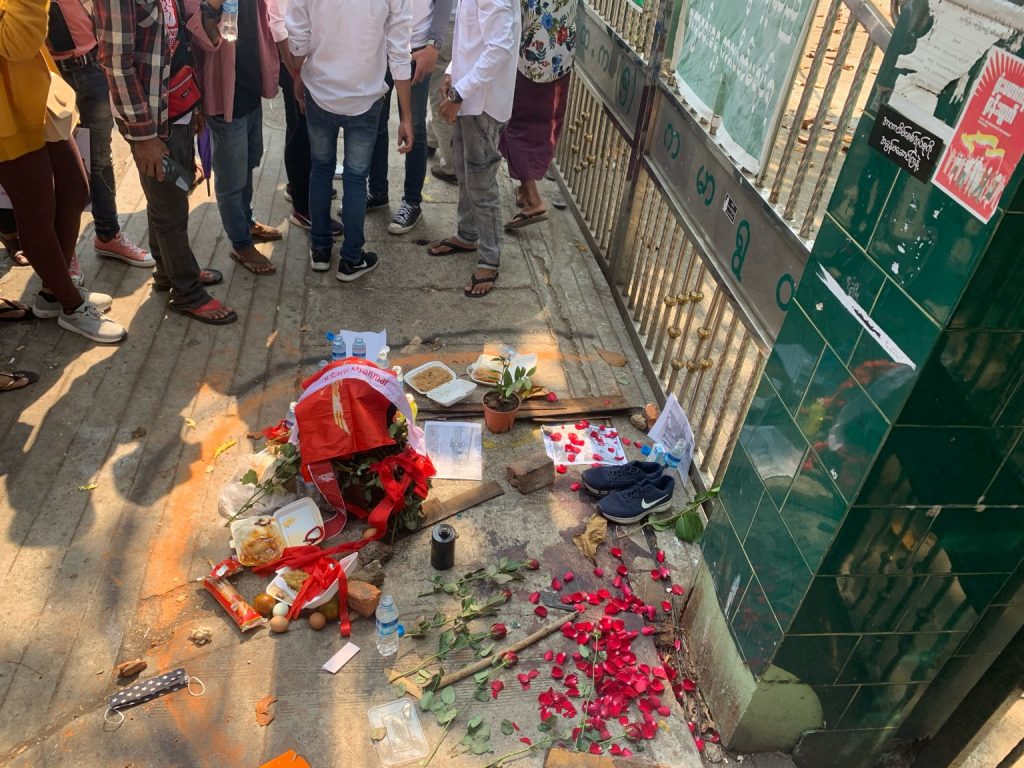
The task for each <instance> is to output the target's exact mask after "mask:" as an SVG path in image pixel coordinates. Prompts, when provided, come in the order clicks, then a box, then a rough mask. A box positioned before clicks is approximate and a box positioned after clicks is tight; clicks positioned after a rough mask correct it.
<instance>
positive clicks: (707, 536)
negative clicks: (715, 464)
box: [701, 503, 753, 621]
mask: <svg viewBox="0 0 1024 768" xmlns="http://www.w3.org/2000/svg"><path fill="white" fill-rule="evenodd" d="M726 510H727V508H725V507H723V506H722V505H721V504H720V503H719V504H718V505H716V511H723V512H725V514H718V515H714V516H713V517H712V518H711V521H710V523H709V524H708V527H707V529H706V530H705V531H704V535H703V536H702V537H701V553H702V554H703V556H704V562H705V563H707V566H708V570H709V571H710V573H711V578H712V581H713V583H714V585H715V595H716V597H717V598H718V605H719V607H720V608H721V609H722V613H723V615H724V616H725V619H726V621H729V620H730V619H731V617H732V616H733V614H734V613H735V611H736V608H737V606H738V604H739V601H740V599H741V598H742V597H743V593H744V591H745V590H746V588H747V583H748V582H749V581H750V577H751V576H752V575H753V570H752V569H751V567H750V563H749V562H748V561H747V555H746V553H745V552H744V551H743V546H742V544H741V543H740V540H739V538H738V537H737V536H736V532H735V531H734V530H733V527H732V523H731V522H730V520H729V515H728V512H727V511H726Z"/></svg>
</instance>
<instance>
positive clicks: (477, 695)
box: [473, 688, 490, 701]
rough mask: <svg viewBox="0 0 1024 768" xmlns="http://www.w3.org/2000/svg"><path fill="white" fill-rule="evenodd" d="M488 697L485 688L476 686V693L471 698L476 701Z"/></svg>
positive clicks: (485, 699) (484, 699)
mask: <svg viewBox="0 0 1024 768" xmlns="http://www.w3.org/2000/svg"><path fill="white" fill-rule="evenodd" d="M489 697H490V694H489V693H488V692H487V689H486V688H478V689H477V691H476V693H474V694H473V698H474V699H476V700H477V701H487V699H488V698H489Z"/></svg>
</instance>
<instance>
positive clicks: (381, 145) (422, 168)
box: [370, 63, 430, 205]
mask: <svg viewBox="0 0 1024 768" xmlns="http://www.w3.org/2000/svg"><path fill="white" fill-rule="evenodd" d="M415 72H416V65H415V63H414V64H413V73H415ZM387 83H388V92H387V93H386V94H384V105H383V107H381V110H380V120H379V121H378V123H377V143H376V145H375V146H374V148H373V164H372V165H371V166H370V197H372V198H374V199H376V200H381V199H385V198H387V196H388V152H389V150H390V149H391V146H392V145H391V139H390V137H389V136H388V121H389V120H390V119H391V91H392V90H394V86H393V85H392V81H391V73H390V72H388V76H387ZM429 103H430V78H429V77H428V78H427V79H426V80H424V81H422V82H420V83H417V84H416V85H414V86H413V87H412V138H413V145H412V151H411V152H409V153H408V154H407V155H406V156H405V189H404V191H403V193H402V199H403V200H405V202H407V203H409V204H411V205H420V204H421V203H422V202H423V180H424V179H426V177H427V106H428V104H429Z"/></svg>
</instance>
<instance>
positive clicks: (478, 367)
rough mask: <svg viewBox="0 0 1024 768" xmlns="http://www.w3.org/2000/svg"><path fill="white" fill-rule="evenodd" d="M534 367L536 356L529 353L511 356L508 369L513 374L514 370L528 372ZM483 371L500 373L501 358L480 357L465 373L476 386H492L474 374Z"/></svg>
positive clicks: (491, 383) (490, 382)
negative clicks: (522, 369)
mask: <svg viewBox="0 0 1024 768" xmlns="http://www.w3.org/2000/svg"><path fill="white" fill-rule="evenodd" d="M536 365H537V355H536V353H530V354H529V355H513V356H512V358H511V360H509V365H508V368H509V370H510V371H512V373H515V371H516V368H525V369H526V370H530V369H531V368H533V367H535V366H536ZM485 370H486V371H494V372H495V373H500V372H501V358H500V357H498V356H497V355H480V357H478V358H477V359H476V362H475V363H473V364H472V365H470V366H469V368H468V369H467V372H468V373H469V378H471V379H472V380H473V381H475V382H476V383H477V384H483V385H484V386H487V387H490V386H493V385H494V382H493V381H487V380H486V379H480V378H477V375H476V372H477V371H485Z"/></svg>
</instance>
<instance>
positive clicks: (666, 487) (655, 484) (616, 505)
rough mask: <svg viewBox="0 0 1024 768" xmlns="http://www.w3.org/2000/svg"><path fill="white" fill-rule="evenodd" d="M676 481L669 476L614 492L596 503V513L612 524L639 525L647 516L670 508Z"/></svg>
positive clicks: (645, 481)
mask: <svg viewBox="0 0 1024 768" xmlns="http://www.w3.org/2000/svg"><path fill="white" fill-rule="evenodd" d="M675 489H676V481H675V480H673V479H672V476H671V475H662V476H661V477H659V478H658V479H656V480H644V481H643V482H640V483H637V484H636V485H634V486H633V487H631V488H627V489H626V490H624V491H615V492H614V493H610V494H608V495H607V496H605V497H604V498H603V499H601V500H600V501H599V502H598V503H597V509H598V511H599V512H600V513H601V514H602V515H603V516H604V517H606V518H608V519H609V520H611V521H612V522H613V523H621V524H622V525H629V524H630V523H639V522H640V521H641V520H643V519H644V518H645V517H647V516H648V515H652V514H654V513H655V512H661V511H663V510H666V509H668V508H669V507H671V506H672V493H673V492H674V491H675Z"/></svg>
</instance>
